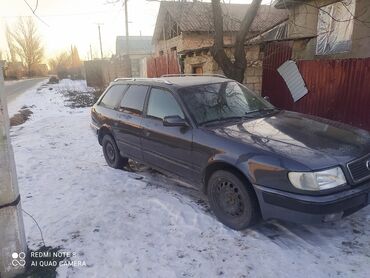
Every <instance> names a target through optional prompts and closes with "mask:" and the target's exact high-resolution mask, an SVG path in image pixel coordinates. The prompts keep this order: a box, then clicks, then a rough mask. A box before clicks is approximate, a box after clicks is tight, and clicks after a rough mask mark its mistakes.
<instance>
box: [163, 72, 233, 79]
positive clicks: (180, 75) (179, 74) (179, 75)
mask: <svg viewBox="0 0 370 278" xmlns="http://www.w3.org/2000/svg"><path fill="white" fill-rule="evenodd" d="M182 76H198V77H202V76H212V77H221V78H227V77H226V76H225V75H222V74H212V73H209V74H208V73H206V74H196V73H191V74H190V73H189V74H185V73H178V74H164V75H162V76H161V77H182Z"/></svg>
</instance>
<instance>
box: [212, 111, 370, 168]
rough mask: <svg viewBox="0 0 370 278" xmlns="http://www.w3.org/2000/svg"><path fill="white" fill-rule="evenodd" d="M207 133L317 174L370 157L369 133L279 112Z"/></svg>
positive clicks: (310, 117) (312, 118) (215, 128)
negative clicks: (239, 143) (280, 157)
mask: <svg viewBox="0 0 370 278" xmlns="http://www.w3.org/2000/svg"><path fill="white" fill-rule="evenodd" d="M207 129H209V130H211V131H213V132H215V133H216V134H218V135H220V136H223V137H227V138H229V139H233V140H237V141H240V142H244V143H248V144H253V146H255V147H259V148H263V149H264V150H266V151H269V152H273V153H275V154H279V155H280V156H284V157H287V158H290V159H293V160H294V161H297V162H299V163H301V164H304V165H306V166H307V167H309V168H311V169H313V170H315V169H322V168H326V167H331V166H333V165H338V164H344V163H347V162H349V161H351V160H353V159H355V158H358V157H361V156H363V155H365V154H368V153H370V133H369V132H367V131H365V130H361V129H358V128H354V127H351V126H349V125H346V124H342V123H338V122H334V121H331V120H327V119H323V118H320V117H315V116H310V115H305V114H300V113H296V112H289V111H280V112H278V113H276V114H272V115H270V116H268V117H264V118H256V119H247V120H245V121H241V122H238V123H235V122H233V123H232V124H225V125H223V126H222V127H220V126H218V127H211V126H209V127H208V128H207Z"/></svg>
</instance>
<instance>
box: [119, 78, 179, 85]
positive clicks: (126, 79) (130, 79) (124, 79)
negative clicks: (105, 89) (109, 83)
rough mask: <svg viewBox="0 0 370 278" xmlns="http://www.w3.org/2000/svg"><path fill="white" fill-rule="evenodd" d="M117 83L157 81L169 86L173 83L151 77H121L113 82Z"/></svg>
mask: <svg viewBox="0 0 370 278" xmlns="http://www.w3.org/2000/svg"><path fill="white" fill-rule="evenodd" d="M117 81H157V82H163V83H166V84H169V85H172V82H170V81H167V80H166V79H164V78H149V77H119V78H116V79H114V80H113V82H117Z"/></svg>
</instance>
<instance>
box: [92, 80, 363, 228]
mask: <svg viewBox="0 0 370 278" xmlns="http://www.w3.org/2000/svg"><path fill="white" fill-rule="evenodd" d="M91 120H92V122H91V127H92V128H93V130H94V132H95V134H96V135H97V138H98V142H99V144H100V145H101V146H102V149H103V153H104V157H105V159H106V162H107V163H108V165H109V166H110V167H113V168H117V169H122V168H123V167H124V166H125V164H127V163H128V160H129V159H131V160H134V161H137V162H140V163H143V164H146V165H148V166H150V167H151V168H153V169H156V170H158V171H160V172H162V173H164V174H166V175H169V176H173V177H176V178H178V179H181V180H182V181H184V182H186V183H188V184H190V185H192V186H193V187H196V188H198V189H199V190H200V191H202V192H204V193H205V194H206V195H207V196H208V199H209V204H210V207H211V209H212V210H213V212H214V214H215V216H216V217H217V218H218V219H219V221H221V222H222V223H223V224H225V225H226V226H228V227H230V228H232V229H235V230H241V229H245V228H247V227H249V226H251V225H253V224H254V223H256V222H257V221H258V220H259V219H261V218H262V219H283V220H287V221H293V222H299V223H318V222H328V221H334V220H339V219H341V218H342V217H344V216H347V215H349V214H351V213H354V212H355V211H357V210H359V209H361V208H363V207H365V206H366V205H368V203H369V202H370V194H369V192H370V134H369V132H367V131H364V130H361V129H358V128H354V127H351V126H349V125H345V124H342V123H338V122H334V121H330V120H327V119H323V118H319V117H315V116H311V115H304V114H300V113H296V112H290V111H285V110H280V109H277V108H276V107H274V106H273V105H272V104H271V103H269V102H268V101H267V100H265V99H264V98H262V97H260V96H258V95H256V94H255V93H253V92H252V91H251V90H249V89H248V88H246V87H244V86H243V85H242V84H239V83H238V82H236V81H234V80H231V79H228V78H225V77H223V76H204V75H203V76H165V77H162V78H156V79H149V78H148V79H145V78H132V79H116V80H115V81H114V82H112V83H111V84H110V85H109V86H108V88H107V89H106V90H105V92H104V93H103V94H102V96H101V97H100V98H99V100H98V101H97V103H96V104H95V105H94V106H93V107H92V110H91ZM138 198H139V196H138Z"/></svg>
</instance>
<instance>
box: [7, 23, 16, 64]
mask: <svg viewBox="0 0 370 278" xmlns="http://www.w3.org/2000/svg"><path fill="white" fill-rule="evenodd" d="M5 36H6V42H7V44H8V61H9V62H16V61H17V57H16V54H15V46H14V40H13V38H12V35H11V32H10V29H9V26H8V25H7V26H6V29H5Z"/></svg>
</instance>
